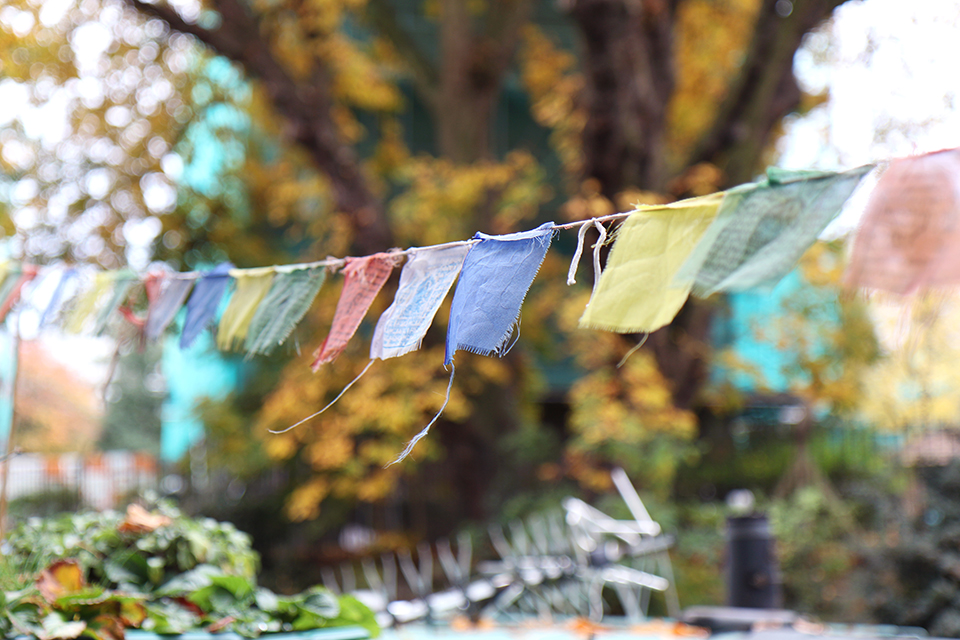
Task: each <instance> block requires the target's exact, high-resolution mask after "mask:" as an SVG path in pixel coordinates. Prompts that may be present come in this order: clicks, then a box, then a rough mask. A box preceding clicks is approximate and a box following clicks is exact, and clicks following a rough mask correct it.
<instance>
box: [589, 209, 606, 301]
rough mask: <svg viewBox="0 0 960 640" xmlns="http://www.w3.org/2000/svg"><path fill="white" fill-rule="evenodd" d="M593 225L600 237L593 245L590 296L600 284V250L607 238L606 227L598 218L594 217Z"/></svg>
mask: <svg viewBox="0 0 960 640" xmlns="http://www.w3.org/2000/svg"><path fill="white" fill-rule="evenodd" d="M593 226H595V227H596V228H597V230H598V231H600V238H599V239H598V240H597V244H595V245H593V293H591V294H590V296H591V297H593V294H595V293H596V292H597V285H598V284H600V250H601V249H603V244H604V242H605V241H606V239H607V228H606V227H604V226H603V224H601V223H600V221H599V220H596V219H595V220H594V221H593Z"/></svg>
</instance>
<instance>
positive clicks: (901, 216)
mask: <svg viewBox="0 0 960 640" xmlns="http://www.w3.org/2000/svg"><path fill="white" fill-rule="evenodd" d="M957 247H960V150H958V149H950V150H945V151H938V152H936V153H928V154H926V155H922V156H916V157H912V158H903V159H900V160H894V161H893V162H891V163H890V166H889V167H888V168H887V170H886V171H885V172H884V173H883V175H881V176H880V180H879V181H878V182H877V186H876V188H875V189H874V190H873V193H872V194H871V195H870V200H869V202H868V203H867V207H866V211H865V213H864V215H863V219H862V221H861V223H860V228H859V229H858V230H857V235H856V237H855V239H854V243H853V251H852V253H851V256H850V263H849V265H848V266H847V271H846V274H845V275H844V280H845V282H846V284H847V285H848V286H853V287H866V288H870V289H880V290H883V291H889V292H891V293H897V294H904V295H906V294H910V293H913V292H915V291H917V290H919V289H922V288H931V287H945V286H946V287H949V286H956V285H958V284H960V251H958V250H957Z"/></svg>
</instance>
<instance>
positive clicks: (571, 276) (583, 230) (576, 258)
mask: <svg viewBox="0 0 960 640" xmlns="http://www.w3.org/2000/svg"><path fill="white" fill-rule="evenodd" d="M589 227H590V221H589V220H588V221H587V222H584V223H583V224H582V225H580V230H579V231H578V232H577V250H576V251H575V252H574V254H573V259H572V260H571V261H570V270H569V271H567V286H568V287H569V286H570V285H572V284H577V267H579V266H580V256H581V255H583V239H584V237H585V236H586V235H587V229H588V228H589Z"/></svg>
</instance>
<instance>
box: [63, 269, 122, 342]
mask: <svg viewBox="0 0 960 640" xmlns="http://www.w3.org/2000/svg"><path fill="white" fill-rule="evenodd" d="M115 278H116V272H114V271H98V272H97V273H96V274H94V276H93V282H91V283H90V287H89V288H88V289H86V291H83V292H82V293H80V294H79V296H78V297H77V299H76V302H75V303H74V305H73V307H72V309H71V311H70V313H69V315H68V316H67V319H66V320H65V321H64V327H63V328H64V330H65V331H67V333H80V332H81V331H83V329H84V326H85V325H86V324H87V319H88V318H89V317H90V316H91V315H93V313H94V312H95V311H98V310H99V308H100V305H101V299H102V298H104V297H105V296H107V294H109V293H110V287H112V286H113V281H114V280H115Z"/></svg>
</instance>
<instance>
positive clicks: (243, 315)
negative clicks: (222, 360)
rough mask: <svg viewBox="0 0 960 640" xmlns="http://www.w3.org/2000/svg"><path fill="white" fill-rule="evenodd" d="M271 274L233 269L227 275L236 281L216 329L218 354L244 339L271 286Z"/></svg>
mask: <svg viewBox="0 0 960 640" xmlns="http://www.w3.org/2000/svg"><path fill="white" fill-rule="evenodd" d="M274 273H275V271H274V269H273V267H264V268H261V269H234V270H232V271H231V272H230V275H231V276H233V277H234V278H235V279H236V281H237V288H236V290H235V291H234V292H233V296H231V297H230V304H228V305H227V308H226V309H225V310H224V311H223V316H221V318H220V324H219V326H218V328H217V347H219V348H220V349H221V350H223V351H227V350H229V349H231V348H233V345H234V344H236V343H238V342H240V341H242V340H243V339H244V338H246V337H247V330H248V329H249V328H250V323H251V321H253V315H254V314H255V313H256V312H257V307H258V306H260V301H261V300H263V297H264V296H265V295H267V291H269V290H270V285H271V284H273V274H274Z"/></svg>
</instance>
